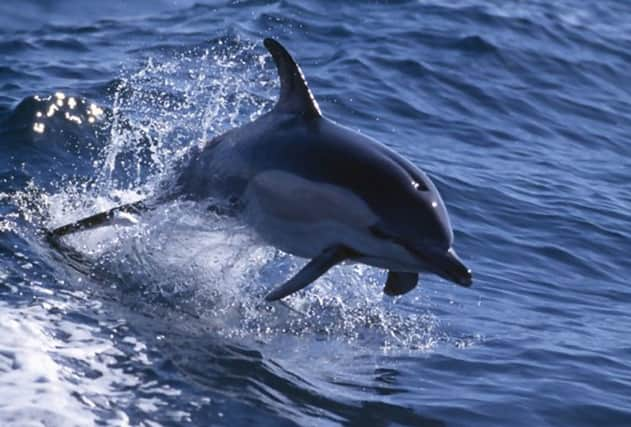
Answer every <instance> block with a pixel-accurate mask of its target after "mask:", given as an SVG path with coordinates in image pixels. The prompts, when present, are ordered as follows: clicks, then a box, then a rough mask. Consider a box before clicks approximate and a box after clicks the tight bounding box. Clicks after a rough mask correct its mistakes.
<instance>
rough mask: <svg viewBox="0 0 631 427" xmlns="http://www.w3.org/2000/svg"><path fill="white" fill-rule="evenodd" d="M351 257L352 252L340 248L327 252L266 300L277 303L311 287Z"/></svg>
mask: <svg viewBox="0 0 631 427" xmlns="http://www.w3.org/2000/svg"><path fill="white" fill-rule="evenodd" d="M350 256H351V254H350V251H349V250H348V249H346V248H344V247H340V246H336V247H333V248H330V249H327V250H325V251H324V252H322V253H321V254H320V255H318V256H317V257H315V258H313V259H312V260H311V261H309V262H308V263H307V265H305V266H304V267H302V269H301V270H300V271H299V272H298V273H297V274H296V275H295V276H294V277H292V278H291V279H289V280H288V281H287V282H285V283H284V284H282V285H281V286H279V287H277V288H276V289H274V290H273V291H272V292H270V293H269V294H267V296H266V297H265V300H266V301H276V300H279V299H281V298H284V297H286V296H287V295H290V294H293V293H294V292H296V291H299V290H301V289H303V288H305V287H307V286H309V285H310V284H311V283H312V282H313V281H314V280H316V279H317V278H318V277H320V276H322V275H323V274H324V273H326V272H327V271H328V270H329V269H330V268H331V267H333V266H334V265H335V264H338V263H340V262H342V261H344V260H345V259H347V258H349V257H350Z"/></svg>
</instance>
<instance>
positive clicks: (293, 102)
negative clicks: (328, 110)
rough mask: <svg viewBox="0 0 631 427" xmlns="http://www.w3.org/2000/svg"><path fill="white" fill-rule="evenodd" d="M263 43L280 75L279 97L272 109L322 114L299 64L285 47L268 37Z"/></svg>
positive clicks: (315, 114) (309, 114)
mask: <svg viewBox="0 0 631 427" xmlns="http://www.w3.org/2000/svg"><path fill="white" fill-rule="evenodd" d="M263 44H264V45H265V47H266V48H267V50H269V53H271V54H272V58H274V62H275V63H276V68H277V69H278V76H279V77H280V98H279V99H278V102H277V103H276V107H274V109H275V110H276V111H282V112H284V113H295V114H302V115H303V116H304V117H305V118H313V117H320V116H322V113H321V112H320V107H319V106H318V103H317V101H316V100H315V98H314V97H313V94H312V93H311V90H309V86H308V85H307V81H306V80H305V76H304V74H302V70H301V69H300V66H299V65H298V64H296V61H294V59H293V58H292V57H291V55H290V54H289V52H287V49H285V48H284V47H283V46H282V45H281V44H280V43H278V42H277V41H276V40H274V39H270V38H267V39H265V40H264V41H263Z"/></svg>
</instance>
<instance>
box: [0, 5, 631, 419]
mask: <svg viewBox="0 0 631 427" xmlns="http://www.w3.org/2000/svg"><path fill="white" fill-rule="evenodd" d="M0 24H1V25H0V150H1V151H0V328H1V329H0V330H1V333H0V425H3V426H27V425H28V426H74V425H77V426H91V425H101V426H124V425H134V426H136V425H138V426H156V425H165V426H166V425H218V426H219V425H225V426H234V425H261V426H294V425H305V426H311V425H313V426H337V425H344V426H422V425H423V426H424V425H429V426H443V425H447V426H477V425H485V426H486V425H498V426H506V425H511V426H533V425H536V426H543V425H549V426H592V425H608V426H609V425H611V426H614V425H617V426H626V425H631V399H630V398H629V396H630V395H631V342H630V339H629V331H630V330H631V314H630V310H629V308H630V306H631V290H630V289H629V284H628V276H629V274H631V261H630V258H629V254H630V253H631V232H630V231H629V230H630V228H631V227H630V226H631V213H630V211H631V209H630V208H631V191H630V189H631V187H630V184H629V183H630V181H631V145H630V144H629V135H631V84H630V83H629V69H630V66H631V53H630V52H631V4H629V3H628V2H624V1H613V0H603V1H599V2H582V1H578V0H561V1H558V2H547V1H530V2H521V1H506V2H505V1H481V0H459V1H438V0H433V1H429V0H428V1H392V2H374V1H371V2H369V1H353V2H332V1H305V2H287V1H276V2H265V1H254V0H251V1H233V2H213V3H201V2H193V1H188V0H175V1H167V0H156V1H154V0H151V1H149V0H137V1H119V0H110V1H108V2H84V1H79V0H64V1H47V0H33V1H29V2H18V1H4V2H2V3H0ZM269 36H272V37H275V38H277V39H279V40H280V41H282V42H283V43H284V44H285V45H286V46H287V47H288V48H289V50H290V51H291V52H292V53H293V54H294V56H295V57H296V59H297V60H298V62H300V63H301V65H302V68H303V71H304V72H305V75H306V77H307V79H308V80H309V82H310V86H311V88H312V90H313V92H314V94H315V96H316V98H317V99H318V101H319V103H320V106H321V108H322V110H323V112H324V114H325V115H327V116H328V117H331V118H333V119H334V120H335V121H337V122H339V123H341V124H344V125H346V126H348V127H351V128H353V129H357V130H360V131H361V132H363V133H364V134H367V135H370V136H371V137H374V138H376V139H378V140H380V141H382V142H383V143H384V144H386V145H388V146H390V147H392V148H393V149H395V150H396V151H398V152H400V153H402V154H403V155H405V156H406V157H407V158H409V159H410V160H411V161H412V162H414V163H415V164H417V165H418V166H420V167H422V168H423V169H424V170H425V171H426V172H427V173H428V174H429V175H430V176H431V178H432V179H433V181H434V182H435V184H436V185H437V187H438V188H439V190H440V191H441V194H442V196H443V199H444V200H445V203H446V205H447V208H448V210H449V212H450V215H451V220H452V223H453V225H454V229H455V239H456V248H457V249H458V252H459V253H460V255H461V256H462V257H463V259H464V260H465V261H466V263H467V264H468V265H469V266H470V267H471V268H472V269H473V271H474V280H475V282H474V286H473V287H472V288H471V289H463V288H460V287H457V286H455V285H453V284H450V283H447V282H445V281H444V280H442V279H439V278H437V277H435V276H431V275H426V276H423V277H422V278H421V286H420V287H419V288H417V289H416V290H414V291H413V292H411V293H409V294H407V295H405V296H402V297H400V298H397V299H391V298H389V297H386V296H383V295H382V292H381V289H382V283H383V280H384V278H385V276H384V273H383V272H382V271H379V270H376V269H373V268H369V267H365V266H361V265H346V266H340V267H336V268H335V269H334V270H332V271H331V272H330V273H329V274H327V275H326V276H324V277H323V278H321V279H320V280H319V281H318V282H317V283H316V284H315V285H314V286H312V287H311V288H309V289H308V290H307V291H305V292H303V293H301V294H299V295H296V296H293V297H291V298H288V300H287V301H286V302H285V303H274V304H267V303H264V302H263V296H264V295H265V293H266V292H267V291H268V290H269V289H270V288H271V287H272V286H273V285H275V284H278V283H279V282H281V281H282V280H283V279H285V278H287V277H289V276H290V275H291V273H292V272H293V271H295V270H296V269H297V268H299V266H300V265H302V263H303V262H304V260H301V259H298V258H295V257H292V256H290V255H287V254H283V253H281V252H278V251H277V250H275V249H274V248H272V247H269V246H266V245H265V244H263V243H261V242H260V241H259V240H258V239H257V237H256V236H254V235H252V234H251V232H250V231H249V230H248V229H247V228H244V227H243V226H242V225H241V224H240V223H238V222H237V221H234V220H231V219H226V218H220V217H215V216H213V215H211V214H209V213H208V212H206V211H205V210H204V209H203V207H200V206H197V205H196V204H194V203H191V202H186V201H174V202H172V203H170V204H168V205H167V206H166V207H165V209H163V210H160V211H159V212H152V213H148V214H146V215H143V216H142V217H140V218H139V223H138V224H136V225H135V226H132V227H119V228H112V227H110V228H105V229H101V230H97V231H95V232H90V233H82V234H80V235H77V236H73V237H72V238H70V239H69V240H70V243H71V244H72V246H73V248H74V249H75V250H74V251H73V253H72V255H68V254H63V253H60V252H59V251H56V250H55V249H54V248H52V247H51V246H50V244H49V243H48V242H47V241H46V239H45V238H44V235H43V233H42V229H43V228H45V227H52V226H55V225H60V224H64V223H66V222H68V221H71V220H73V219H75V218H78V217H81V216H83V215H86V214H89V213H94V212H97V211H99V210H102V209H105V208H107V207H110V206H114V205H117V204H120V203H123V202H127V201H131V200H135V199H138V198H141V197H143V196H145V195H148V194H153V193H154V192H156V191H157V190H158V189H157V186H158V184H157V183H158V182H160V180H161V179H162V178H163V177H164V176H165V174H167V173H168V171H169V170H170V168H172V167H173V166H174V163H175V162H176V159H177V158H178V156H179V155H181V154H182V153H183V152H184V151H185V150H186V149H187V147H190V146H192V145H193V144H197V143H199V142H200V141H203V140H206V139H209V138H211V137H212V136H213V135H216V134H218V133H220V132H222V131H224V130H226V129H229V128H231V127H234V126H237V125H240V124H242V123H246V122H248V121H250V120H252V119H254V118H255V117H257V116H258V115H260V114H261V113H263V112H265V111H267V110H268V109H269V108H271V106H272V105H273V103H274V101H275V99H276V97H277V92H278V88H279V83H278V79H277V76H276V72H275V69H274V66H273V63H272V61H271V58H270V57H269V55H268V54H267V52H266V51H265V49H264V48H263V46H262V39H263V38H264V37H269Z"/></svg>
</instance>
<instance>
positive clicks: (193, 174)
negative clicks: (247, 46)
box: [50, 38, 472, 301]
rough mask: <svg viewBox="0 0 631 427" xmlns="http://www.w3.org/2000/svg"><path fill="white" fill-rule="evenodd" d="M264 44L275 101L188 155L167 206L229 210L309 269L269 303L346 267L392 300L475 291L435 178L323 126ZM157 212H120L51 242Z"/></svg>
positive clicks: (282, 52)
mask: <svg viewBox="0 0 631 427" xmlns="http://www.w3.org/2000/svg"><path fill="white" fill-rule="evenodd" d="M264 45H265V47H266V48H267V50H268V51H269V52H270V53H271V55H272V58H273V59H274V62H275V64H276V67H277V69H278V74H279V77H280V83H281V85H280V97H279V99H278V102H277V103H276V105H275V106H274V108H273V109H272V110H271V111H269V112H268V113H266V114H263V115H262V116H261V117H259V118H258V119H256V120H255V121H253V122H251V123H248V124H246V125H244V126H241V127H238V128H235V129H232V130H229V131H228V132H226V133H224V134H222V135H219V136H217V137H215V138H214V139H212V140H211V141H208V142H207V143H205V145H203V146H202V147H194V148H192V149H191V150H190V153H189V155H188V157H187V160H186V161H184V162H183V167H182V168H181V170H180V171H178V172H177V178H176V181H175V182H176V184H175V186H174V189H173V190H172V194H171V196H174V197H186V198H191V199H197V200H204V199H209V200H225V201H228V203H227V205H229V207H230V208H231V210H234V211H238V212H240V213H241V214H242V217H243V219H244V220H245V221H246V222H247V223H248V224H249V225H250V226H252V227H253V228H254V230H256V231H257V232H258V233H259V234H260V235H261V236H262V237H263V239H264V240H266V241H267V242H268V243H269V244H271V245H273V246H275V247H277V248H279V249H281V250H283V251H285V252H288V253H291V254H294V255H297V256H299V257H304V258H310V259H311V260H310V261H309V262H308V263H307V264H306V265H305V266H304V267H303V268H302V269H301V270H300V271H299V272H298V273H297V274H296V275H295V276H293V277H292V278H291V279H289V281H287V282H286V283H284V284H282V285H280V286H278V287H277V288H275V289H274V290H272V291H271V292H270V293H269V294H268V295H267V296H266V300H268V301H274V300H278V299H281V298H283V297H286V296H287V295H290V294H292V293H294V292H296V291H299V290H301V289H303V288H305V287H306V286H308V285H309V284H310V283H312V282H313V281H315V280H316V279H317V278H318V277H320V276H322V275H323V274H324V273H326V272H327V271H328V270H329V269H330V268H331V267H333V266H334V265H336V264H338V263H341V262H343V261H354V262H361V263H364V264H368V265H371V266H375V267H379V268H384V269H387V270H388V277H387V280H386V284H385V287H384V289H383V291H384V293H386V294H387V295H402V294H405V293H407V292H409V291H411V290H412V289H414V287H416V285H417V282H418V277H419V273H421V272H432V273H435V274H437V275H439V276H441V277H443V278H446V279H448V280H450V281H453V282H455V283H457V284H459V285H461V286H467V287H468V286H470V285H471V284H472V274H471V270H469V269H468V268H467V267H466V266H465V265H464V264H463V263H462V261H460V259H459V258H458V256H457V255H456V252H455V251H454V249H453V241H454V237H453V231H452V228H451V224H450V221H449V216H448V215H447V210H446V209H445V205H444V203H443V201H442V199H441V196H440V194H439V193H438V190H437V189H436V187H435V186H434V184H433V183H432V181H431V180H430V179H429V177H428V176H427V175H426V174H425V173H423V171H421V170H420V169H419V168H418V167H416V166H415V165H414V164H412V163H411V162H410V161H408V160H406V159H405V158H403V157H402V156H400V155H399V154H397V153H395V152H394V151H392V150H390V149H389V148H387V147H386V146H384V145H382V144H380V143H378V142H376V141H375V140H373V139H371V138H369V137H366V136H364V135H361V134H359V133H357V132H354V131H352V130H350V129H347V128H345V127H343V126H340V125H338V124H337V123H335V122H333V121H332V120H330V119H327V118H326V117H324V116H323V115H322V112H321V110H320V107H319V106H318V103H317V102H316V100H315V98H314V96H313V94H312V93H311V90H310V89H309V87H308V85H307V82H306V80H305V77H304V75H303V73H302V70H301V69H300V67H299V66H298V64H297V63H296V62H295V61H294V60H293V58H292V57H291V55H290V54H289V53H288V52H287V50H286V49H285V48H284V47H283V46H282V45H281V44H280V43H279V42H277V41H275V40H273V39H270V38H268V39H265V41H264ZM151 206H152V205H151V204H149V203H145V202H136V203H133V204H129V205H124V206H121V207H118V208H114V209H112V210H110V211H107V212H103V213H100V214H97V215H93V216H91V217H88V218H84V219H83V220H80V221H77V222H75V223H72V224H69V225H66V226H62V227H59V228H56V229H54V230H53V231H51V232H50V236H51V237H53V238H54V239H58V238H60V237H61V236H63V235H66V234H68V233H71V232H74V231H78V230H81V229H86V228H93V227H97V226H100V225H105V224H108V223H111V221H112V219H113V218H114V217H115V216H116V214H117V213H120V212H131V213H134V212H139V211H142V210H146V209H149V208H151ZM154 206H155V204H154ZM225 206H226V205H224V208H225ZM224 210H225V209H224Z"/></svg>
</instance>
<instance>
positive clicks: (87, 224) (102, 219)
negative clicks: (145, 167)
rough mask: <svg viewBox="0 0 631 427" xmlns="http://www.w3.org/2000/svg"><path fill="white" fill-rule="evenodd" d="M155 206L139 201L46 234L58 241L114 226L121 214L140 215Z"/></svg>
mask: <svg viewBox="0 0 631 427" xmlns="http://www.w3.org/2000/svg"><path fill="white" fill-rule="evenodd" d="M155 206H156V205H155V204H152V203H148V202H147V201H146V200H138V201H136V202H133V203H127V204H125V205H122V206H117V207H115V208H112V209H109V210H107V211H105V212H101V213H97V214H94V215H92V216H89V217H86V218H83V219H80V220H78V221H75V222H71V223H70V224H66V225H62V226H61V227H57V228H54V229H52V230H47V231H46V234H47V237H48V238H50V239H53V240H56V239H59V238H60V237H63V236H66V235H68V234H71V233H75V232H77V231H83V230H90V229H93V228H98V227H104V226H107V225H111V224H114V223H115V222H116V220H117V219H118V218H117V217H119V216H120V214H138V213H141V212H146V211H148V210H152V209H154V208H155Z"/></svg>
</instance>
